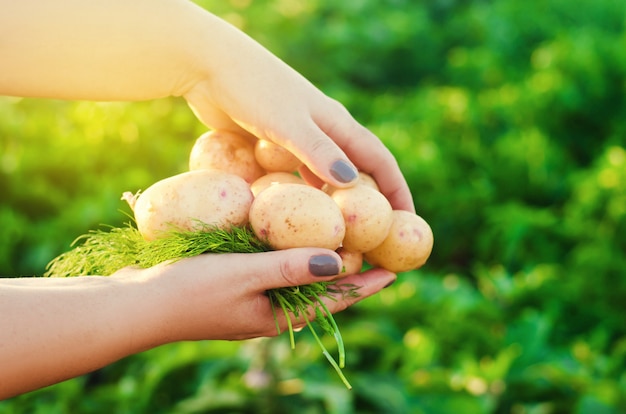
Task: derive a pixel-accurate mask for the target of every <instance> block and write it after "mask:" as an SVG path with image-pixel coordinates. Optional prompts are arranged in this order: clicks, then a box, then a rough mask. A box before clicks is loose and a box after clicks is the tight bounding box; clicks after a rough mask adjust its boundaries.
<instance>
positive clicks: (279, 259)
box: [230, 248, 342, 292]
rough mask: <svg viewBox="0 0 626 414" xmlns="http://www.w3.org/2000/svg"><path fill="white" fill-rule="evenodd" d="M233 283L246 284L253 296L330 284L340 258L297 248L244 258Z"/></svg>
mask: <svg viewBox="0 0 626 414" xmlns="http://www.w3.org/2000/svg"><path fill="white" fill-rule="evenodd" d="M230 260H235V261H238V263H240V265H239V272H237V276H238V277H239V279H240V280H239V281H236V283H247V284H249V286H250V291H252V292H264V291H266V290H270V289H276V288H282V287H291V286H302V285H308V284H311V283H315V282H321V281H328V280H332V279H333V277H336V276H337V275H338V274H339V273H340V271H341V267H342V262H341V257H340V256H339V254H337V253H336V252H334V251H332V250H328V249H320V248H296V249H287V250H276V251H272V252H267V253H255V254H243V255H242V257H241V259H239V258H234V257H231V258H230Z"/></svg>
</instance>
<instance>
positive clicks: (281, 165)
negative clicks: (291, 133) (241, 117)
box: [254, 139, 302, 172]
mask: <svg viewBox="0 0 626 414" xmlns="http://www.w3.org/2000/svg"><path fill="white" fill-rule="evenodd" d="M254 156H255V157H256V160H257V162H258V163H259V165H261V167H263V168H264V169H265V170H267V171H271V172H274V171H283V172H294V171H296V170H297V169H298V167H300V165H302V161H300V160H299V159H298V158H297V157H296V156H295V155H293V154H292V153H291V152H289V150H287V149H286V148H284V147H281V146H280V145H278V144H275V143H273V142H271V141H267V140H264V139H259V140H258V141H257V142H256V144H255V145H254Z"/></svg>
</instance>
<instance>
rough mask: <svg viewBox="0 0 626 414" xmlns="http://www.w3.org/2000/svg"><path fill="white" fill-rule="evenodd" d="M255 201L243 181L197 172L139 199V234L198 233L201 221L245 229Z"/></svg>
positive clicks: (153, 187) (150, 189)
mask: <svg viewBox="0 0 626 414" xmlns="http://www.w3.org/2000/svg"><path fill="white" fill-rule="evenodd" d="M253 198H254V197H253V195H252V192H251V191H250V186H249V185H248V183H246V182H245V181H244V179H243V178H241V177H238V176H236V175H234V174H230V173H226V172H223V171H217V170H197V171H188V172H184V173H182V174H178V175H174V176H172V177H168V178H165V179H163V180H161V181H158V182H156V183H154V184H152V185H151V186H150V187H148V188H147V189H146V191H144V192H143V193H141V194H139V196H138V197H137V198H136V200H135V203H134V209H133V210H134V214H135V221H136V222H137V228H138V230H139V232H140V233H141V234H142V235H143V237H144V238H145V239H146V240H154V239H157V238H160V237H164V236H165V235H166V234H164V232H166V231H169V230H172V229H176V230H196V229H198V228H199V222H198V221H201V222H203V223H206V224H208V225H214V226H216V227H218V228H222V229H229V228H230V227H231V226H238V227H241V226H244V225H246V224H247V222H248V212H249V210H250V205H251V204H252V200H253Z"/></svg>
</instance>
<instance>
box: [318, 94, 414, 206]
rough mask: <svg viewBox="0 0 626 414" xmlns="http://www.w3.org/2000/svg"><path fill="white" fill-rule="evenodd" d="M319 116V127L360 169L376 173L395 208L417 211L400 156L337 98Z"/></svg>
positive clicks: (384, 192) (377, 180) (372, 173)
mask: <svg viewBox="0 0 626 414" xmlns="http://www.w3.org/2000/svg"><path fill="white" fill-rule="evenodd" d="M331 101H332V100H331ZM327 108H331V109H327ZM329 110H330V111H332V114H331V113H329ZM338 114H341V116H339V115H338ZM330 119H332V120H333V122H332V123H329V122H328V120H330ZM316 120H317V123H318V124H319V125H320V128H321V129H322V130H323V131H324V132H325V133H326V134H327V135H328V136H330V137H331V138H332V139H333V140H334V141H335V142H337V143H338V144H339V145H340V146H341V148H343V150H344V152H345V154H346V155H347V156H348V157H349V158H350V159H351V160H352V162H353V163H354V164H355V165H356V166H357V168H358V169H359V170H360V171H363V172H366V173H368V174H370V175H372V177H374V179H375V180H376V182H377V183H378V185H379V187H380V189H381V192H382V193H383V194H384V195H385V196H386V197H387V199H388V200H389V202H390V203H391V205H392V207H393V208H394V209H398V210H407V211H411V212H415V206H414V203H413V197H412V195H411V191H410V188H409V186H408V184H407V182H406V179H405V178H404V175H403V174H402V171H401V170H400V167H399V165H398V162H397V160H396V159H395V157H394V156H393V154H392V153H391V151H390V150H389V149H388V148H387V147H386V146H385V145H384V144H383V142H382V141H381V140H380V139H379V138H378V137H377V136H376V135H375V134H374V133H372V132H371V131H370V130H369V129H367V128H365V127H364V126H363V125H361V124H360V123H359V122H357V121H356V120H355V119H354V118H353V117H352V115H351V114H350V113H349V112H348V111H347V110H346V109H345V107H343V105H341V104H340V103H338V102H336V101H334V102H333V104H332V105H329V106H327V107H325V109H323V110H322V112H321V115H320V116H318V118H317V119H316Z"/></svg>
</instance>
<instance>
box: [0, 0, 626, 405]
mask: <svg viewBox="0 0 626 414" xmlns="http://www.w3.org/2000/svg"><path fill="white" fill-rule="evenodd" d="M198 3H199V4H200V5H202V6H203V7H206V8H207V9H209V10H212V11H214V12H215V13H217V14H219V15H221V16H223V17H224V18H226V19H227V20H229V21H230V22H232V23H233V24H235V25H237V26H239V27H241V28H242V29H244V30H245V31H246V32H248V33H249V34H250V35H252V36H253V37H254V38H256V39H258V40H259V41H260V42H261V43H263V44H264V45H266V46H267V47H268V48H270V49H271V50H272V51H274V52H275V53H276V54H277V55H278V56H280V57H282V58H283V59H285V60H286V61H287V62H288V63H289V64H291V65H292V66H294V67H295V68H296V69H297V70H299V71H300V72H302V73H303V74H304V75H305V76H306V77H308V78H309V79H311V80H312V81H313V82H314V83H316V84H317V85H318V86H320V88H322V90H324V91H325V92H327V93H328V94H330V95H332V96H333V97H335V98H337V99H339V100H340V101H342V102H343V103H344V104H345V105H346V106H347V107H348V109H350V110H351V111H352V113H353V114H354V115H355V117H356V118H357V119H359V120H360V121H362V122H363V123H364V124H365V125H367V126H368V127H369V128H371V129H372V130H373V131H374V132H376V133H377V134H378V135H379V136H380V137H381V139H382V140H383V141H384V142H385V143H386V144H387V145H388V146H389V148H390V149H391V150H392V152H393V153H394V154H395V155H396V157H397V158H398V162H399V163H400V166H401V168H402V170H403V171H404V172H405V175H406V177H407V180H408V181H409V184H410V186H411V188H412V190H413V194H414V196H415V204H416V208H417V211H418V212H419V213H420V215H422V216H423V217H424V218H425V219H426V220H427V221H428V222H429V223H430V224H431V225H432V227H433V231H434V234H435V248H434V251H433V255H432V256H431V259H430V261H429V262H428V263H427V265H426V267H424V268H423V269H422V270H420V271H417V272H409V273H406V274H402V275H400V278H399V280H398V282H397V283H396V284H394V285H393V286H391V287H389V288H388V289H385V290H384V291H383V292H381V294H379V295H377V296H376V297H374V298H370V299H368V300H367V301H364V302H362V303H359V304H358V305H356V306H354V307H351V308H349V309H348V310H346V311H345V312H342V313H340V314H338V315H336V319H337V323H338V325H339V326H341V327H342V335H343V338H344V342H345V343H346V352H347V355H346V364H347V366H348V369H346V376H348V377H349V378H350V380H351V383H352V385H353V387H354V388H353V390H351V391H348V390H345V389H343V387H342V386H341V384H337V382H336V379H335V377H334V372H333V371H332V370H329V369H328V367H327V366H326V365H325V364H323V363H319V361H320V358H321V354H320V351H319V348H317V347H316V345H315V342H314V340H313V338H311V337H310V336H307V333H306V332H302V333H301V334H300V335H299V338H298V341H299V346H298V347H297V348H296V350H295V351H291V350H290V349H289V343H288V339H287V338H286V337H278V338H274V339H259V340H254V341H245V342H237V343H230V342H220V341H215V342H197V343H181V344H173V345H168V346H164V347H160V348H157V349H154V350H151V351H148V352H145V353H142V354H139V355H135V356H132V357H129V358H126V359H124V360H122V361H119V362H118V363H116V364H113V365H110V366H108V367H106V368H103V369H102V370H99V371H97V372H95V373H93V374H90V375H86V376H84V377H81V378H77V379H74V380H70V381H66V382H64V383H62V384H58V385H56V386H52V387H49V388H46V389H43V390H39V391H35V392H32V393H29V394H25V395H22V396H19V397H15V398H13V399H11V400H8V401H5V402H0V411H2V412H7V413H26V412H28V413H40V412H41V413H44V412H45V413H65V412H81V413H101V412H102V413H104V412H128V413H144V412H145V413H148V412H150V413H160V412H163V413H165V412H168V413H170V412H177V413H200V412H204V413H282V412H285V413H289V412H294V411H296V410H297V411H298V412H302V413H341V414H343V413H359V414H360V413H402V414H404V413H450V412H463V413H514V414H522V413H580V414H583V413H621V412H624V411H626V397H625V396H626V375H625V374H624V372H626V325H625V324H624V322H623V319H624V317H623V310H622V309H623V308H624V305H623V304H624V303H625V301H626V279H625V278H624V275H625V273H626V259H625V257H624V252H626V176H625V175H626V100H625V97H626V27H625V26H626V3H624V2H623V1H620V0H603V1H595V0H581V1H578V2H576V4H575V5H574V4H572V2H569V1H565V0H541V1H536V2H526V1H522V0H498V1H494V2H487V1H482V0H451V1H433V2H423V1H408V0H383V1H367V0H360V1H350V2H336V1H331V0H304V1H290V0H274V1H270V0H257V1H251V0H230V1H227V2H225V1H217V0H198ZM204 129H205V128H204V127H203V126H202V125H200V124H199V123H198V122H197V121H196V120H195V119H194V118H193V116H192V115H191V112H190V111H189V110H188V109H187V107H186V105H185V103H184V102H182V101H180V100H176V99H164V100H159V101H154V102H145V103H133V104H127V103H100V104H96V103H87V102H57V101H43V100H34V99H2V100H0V148H1V151H0V190H1V194H2V198H1V199H0V200H1V201H0V228H1V229H2V231H0V274H3V275H7V276H8V275H22V274H23V275H30V274H41V273H43V271H44V266H45V264H46V263H47V262H48V261H49V260H50V259H51V258H52V257H55V256H56V255H58V254H60V253H61V252H63V251H65V250H67V249H68V248H69V244H70V242H71V241H72V240H73V239H74V238H75V237H76V236H77V235H79V234H83V233H85V231H87V230H90V229H93V228H96V227H98V226H99V225H100V224H102V223H105V224H110V225H119V224H121V222H120V220H121V219H123V215H120V213H119V211H118V210H119V209H120V208H122V204H120V203H121V201H119V197H120V195H121V193H122V192H123V191H136V190H138V189H140V188H145V187H146V186H148V185H150V184H152V183H153V182H155V181H156V180H158V179H160V178H163V177H165V176H168V175H172V174H174V173H176V172H180V171H182V170H183V169H184V168H185V167H186V162H187V156H188V151H189V150H190V148H191V145H192V142H193V140H194V139H195V138H196V137H197V136H199V135H200V134H201V133H202V132H203V131H204ZM111 148H123V151H122V150H119V151H117V150H116V151H115V152H112V151H111ZM326 345H327V347H328V349H329V350H330V351H331V352H332V351H333V350H334V348H333V343H332V342H328V343H326Z"/></svg>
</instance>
